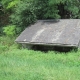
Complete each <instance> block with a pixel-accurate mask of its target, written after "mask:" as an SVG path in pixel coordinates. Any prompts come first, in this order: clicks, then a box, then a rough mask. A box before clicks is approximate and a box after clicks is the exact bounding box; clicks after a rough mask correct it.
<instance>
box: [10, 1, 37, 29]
mask: <svg viewBox="0 0 80 80" xmlns="http://www.w3.org/2000/svg"><path fill="white" fill-rule="evenodd" d="M34 10H35V9H34V6H33V3H32V0H30V1H28V0H26V1H25V2H24V1H20V2H19V3H18V4H17V6H16V8H15V9H14V13H13V14H12V15H11V16H10V18H11V22H12V23H13V24H15V25H17V26H18V27H21V29H22V30H23V29H24V28H25V27H27V26H28V25H30V24H31V23H34V22H35V21H36V15H35V11H34Z"/></svg>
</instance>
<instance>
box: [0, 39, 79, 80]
mask: <svg viewBox="0 0 80 80" xmlns="http://www.w3.org/2000/svg"><path fill="white" fill-rule="evenodd" d="M4 40H5V39H3V38H2V42H3V41H4ZM6 44H8V42H6ZM2 46H4V45H3V44H2ZM12 46H13V47H12ZM14 47H16V44H15V46H14V45H13V44H12V45H11V46H10V48H8V49H6V50H4V51H2V52H1V53H0V80H80V50H78V51H77V52H76V53H75V52H68V53H66V54H64V53H55V52H54V51H48V52H47V53H44V52H40V51H33V50H27V49H17V48H14Z"/></svg>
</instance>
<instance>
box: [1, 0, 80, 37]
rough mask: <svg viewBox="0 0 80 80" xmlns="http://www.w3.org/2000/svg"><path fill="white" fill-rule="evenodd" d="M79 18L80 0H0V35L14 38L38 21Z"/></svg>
mask: <svg viewBox="0 0 80 80" xmlns="http://www.w3.org/2000/svg"><path fill="white" fill-rule="evenodd" d="M60 18H65V19H66V18H68V19H72V18H73V19H75V18H77V19H78V18H80V0H0V34H6V35H7V36H14V35H16V34H19V33H20V32H21V31H23V30H24V29H25V28H26V27H27V26H28V25H30V24H32V23H34V22H35V21H36V20H38V19H60Z"/></svg>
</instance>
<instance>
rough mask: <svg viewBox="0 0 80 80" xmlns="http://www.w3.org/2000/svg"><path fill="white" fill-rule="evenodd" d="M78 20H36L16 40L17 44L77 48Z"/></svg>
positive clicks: (78, 36) (78, 35)
mask: <svg viewBox="0 0 80 80" xmlns="http://www.w3.org/2000/svg"><path fill="white" fill-rule="evenodd" d="M79 41H80V19H60V20H38V21H37V22H36V23H35V24H32V25H31V26H29V27H27V28H26V29H25V30H24V31H23V32H22V33H21V34H20V36H19V37H18V38H17V39H16V42H18V43H26V44H39V45H40V44H42V45H56V46H75V47H78V45H79Z"/></svg>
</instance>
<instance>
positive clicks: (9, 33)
mask: <svg viewBox="0 0 80 80" xmlns="http://www.w3.org/2000/svg"><path fill="white" fill-rule="evenodd" d="M3 32H4V33H5V34H6V36H14V35H15V34H16V26H15V25H8V26H6V27H3Z"/></svg>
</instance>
